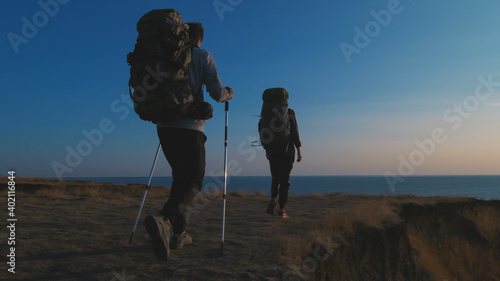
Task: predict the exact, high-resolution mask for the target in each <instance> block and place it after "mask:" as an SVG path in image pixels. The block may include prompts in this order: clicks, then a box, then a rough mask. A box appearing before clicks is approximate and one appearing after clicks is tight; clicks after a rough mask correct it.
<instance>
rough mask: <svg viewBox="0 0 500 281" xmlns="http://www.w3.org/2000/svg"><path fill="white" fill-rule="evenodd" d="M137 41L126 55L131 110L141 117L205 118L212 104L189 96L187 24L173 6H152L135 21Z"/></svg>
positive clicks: (159, 118)
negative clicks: (132, 102) (150, 9)
mask: <svg viewBox="0 0 500 281" xmlns="http://www.w3.org/2000/svg"><path fill="white" fill-rule="evenodd" d="M137 32H138V33H139V35H138V37H137V43H136V44H135V48H134V51H133V52H132V53H129V54H128V56H127V62H128V63H129V65H130V80H129V89H130V87H132V88H133V92H132V91H131V90H130V96H131V97H132V99H133V101H134V110H135V112H136V113H137V114H138V115H139V117H140V118H141V119H143V120H147V121H152V122H154V123H156V122H157V121H168V120H172V119H174V118H178V117H183V116H184V117H192V118H196V119H209V118H211V117H212V112H213V110H212V107H211V105H210V104H209V103H207V102H203V101H202V100H196V99H195V98H194V97H193V92H192V87H191V82H190V79H189V64H190V63H191V52H192V48H193V44H192V42H191V40H190V38H189V26H188V25H187V24H185V23H184V22H183V20H182V17H181V15H180V14H179V13H178V12H177V11H175V10H173V9H160V10H152V11H150V12H148V13H146V14H145V15H143V16H142V17H141V18H140V19H139V21H138V22H137Z"/></svg>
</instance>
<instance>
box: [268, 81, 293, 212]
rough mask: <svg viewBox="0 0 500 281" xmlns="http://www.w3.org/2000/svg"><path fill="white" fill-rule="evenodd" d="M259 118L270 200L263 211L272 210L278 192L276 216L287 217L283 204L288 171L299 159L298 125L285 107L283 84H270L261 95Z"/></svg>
mask: <svg viewBox="0 0 500 281" xmlns="http://www.w3.org/2000/svg"><path fill="white" fill-rule="evenodd" d="M262 99H263V101H264V103H263V105H262V112H261V119H260V121H259V135H260V140H261V143H262V146H263V147H264V149H265V150H266V158H267V159H268V160H269V166H270V168H271V176H272V181H271V201H270V202H269V205H268V207H267V210H266V212H267V213H268V214H270V215H273V214H274V208H275V206H276V203H277V202H276V199H277V198H278V196H279V202H278V203H279V211H278V216H280V217H282V218H288V215H287V213H286V211H285V205H286V203H287V201H288V191H289V188H290V182H289V180H290V172H291V171H292V168H293V163H294V161H295V150H297V162H300V161H301V160H302V151H301V149H300V147H301V142H300V137H299V128H298V125H297V120H296V118H295V112H294V111H293V110H292V109H291V108H288V92H287V90H285V89H283V88H271V89H267V90H265V91H264V94H263V95H262Z"/></svg>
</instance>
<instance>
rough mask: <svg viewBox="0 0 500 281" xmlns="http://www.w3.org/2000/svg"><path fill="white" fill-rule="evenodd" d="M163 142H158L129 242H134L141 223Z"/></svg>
mask: <svg viewBox="0 0 500 281" xmlns="http://www.w3.org/2000/svg"><path fill="white" fill-rule="evenodd" d="M160 149H161V144H158V150H156V155H155V160H154V162H153V167H151V172H150V173H149V181H148V184H147V185H146V188H145V189H144V195H142V202H141V206H140V207H139V213H138V214H137V218H136V219H135V223H134V228H133V229H132V234H131V235H130V239H129V240H128V243H132V239H134V233H135V229H136V228H137V224H138V223H139V218H140V216H141V212H142V207H143V206H144V201H146V195H147V194H148V187H149V185H150V184H151V179H152V178H153V171H154V170H155V166H156V160H157V159H158V154H160Z"/></svg>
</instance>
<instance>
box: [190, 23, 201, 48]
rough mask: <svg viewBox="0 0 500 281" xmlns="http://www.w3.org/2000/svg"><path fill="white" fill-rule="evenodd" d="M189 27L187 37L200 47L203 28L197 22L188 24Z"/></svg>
mask: <svg viewBox="0 0 500 281" xmlns="http://www.w3.org/2000/svg"><path fill="white" fill-rule="evenodd" d="M188 25H189V37H191V40H192V41H193V42H194V44H195V45H196V46H198V47H199V46H200V45H201V42H202V41H203V31H204V29H203V26H202V25H201V23H199V22H190V23H188Z"/></svg>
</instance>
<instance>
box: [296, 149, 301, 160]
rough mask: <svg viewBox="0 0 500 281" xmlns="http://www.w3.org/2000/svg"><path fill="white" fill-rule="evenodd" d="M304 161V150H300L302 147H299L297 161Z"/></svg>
mask: <svg viewBox="0 0 500 281" xmlns="http://www.w3.org/2000/svg"><path fill="white" fill-rule="evenodd" d="M300 161H302V151H301V150H300V147H299V148H297V162H300Z"/></svg>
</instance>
